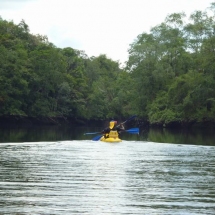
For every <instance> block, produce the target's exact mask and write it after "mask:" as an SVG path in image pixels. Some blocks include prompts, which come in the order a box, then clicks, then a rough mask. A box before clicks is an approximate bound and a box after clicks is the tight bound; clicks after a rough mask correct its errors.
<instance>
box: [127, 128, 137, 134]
mask: <svg viewBox="0 0 215 215" xmlns="http://www.w3.org/2000/svg"><path fill="white" fill-rule="evenodd" d="M126 131H127V132H128V133H130V134H139V131H140V130H139V128H131V129H128V130H126Z"/></svg>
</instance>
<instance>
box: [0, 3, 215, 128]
mask: <svg viewBox="0 0 215 215" xmlns="http://www.w3.org/2000/svg"><path fill="white" fill-rule="evenodd" d="M116 48H117V47H116ZM128 48H129V50H128V52H129V59H128V62H126V66H125V67H124V68H121V66H120V63H119V62H116V61H113V60H112V59H109V58H107V57H106V55H105V54H104V55H100V56H98V57H88V56H87V55H86V54H85V52H84V51H82V50H76V49H73V48H71V47H67V48H63V49H61V48H58V47H56V46H55V45H54V44H53V43H51V42H49V40H48V38H47V36H43V35H39V34H38V35H33V34H31V33H30V30H29V26H28V25H27V24H26V23H25V21H24V20H22V21H21V22H20V23H19V24H18V25H16V24H14V22H13V21H6V20H4V19H3V18H1V17H0V65H1V66H0V116H1V117H4V116H20V117H33V118H37V117H49V118H50V119H54V118H55V117H61V118H64V119H67V118H76V119H83V120H92V119H93V120H105V119H110V118H127V117H129V116H131V115H134V114H135V115H138V118H139V119H142V120H144V121H147V122H149V124H150V125H162V126H173V125H176V124H177V125H179V124H180V125H183V124H192V123H204V122H211V123H214V122H215V3H212V4H211V5H210V8H208V9H207V10H205V11H194V12H193V13H192V14H191V15H190V16H189V17H187V16H186V14H185V13H174V14H170V15H168V16H167V17H166V19H165V20H164V22H162V23H161V24H159V25H157V26H155V27H153V28H152V29H151V30H150V33H146V32H143V33H142V34H140V35H138V36H137V38H136V39H135V40H134V41H133V43H132V44H131V45H130V47H128Z"/></svg>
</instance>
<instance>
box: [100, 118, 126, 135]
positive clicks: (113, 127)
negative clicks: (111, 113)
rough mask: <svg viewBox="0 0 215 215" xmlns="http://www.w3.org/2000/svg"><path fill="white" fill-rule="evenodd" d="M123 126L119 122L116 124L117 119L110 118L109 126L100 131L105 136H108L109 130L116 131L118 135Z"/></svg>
mask: <svg viewBox="0 0 215 215" xmlns="http://www.w3.org/2000/svg"><path fill="white" fill-rule="evenodd" d="M124 130H125V128H124V126H123V124H119V125H117V121H115V120H111V121H110V125H109V127H107V128H105V129H104V130H103V131H102V133H103V134H104V137H105V138H108V137H109V133H110V131H117V133H118V135H119V134H120V132H121V131H124Z"/></svg>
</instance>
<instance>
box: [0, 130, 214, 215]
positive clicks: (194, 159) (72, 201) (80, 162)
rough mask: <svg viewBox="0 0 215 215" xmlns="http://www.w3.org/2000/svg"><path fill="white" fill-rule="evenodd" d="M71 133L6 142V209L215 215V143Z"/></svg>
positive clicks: (2, 155)
mask: <svg viewBox="0 0 215 215" xmlns="http://www.w3.org/2000/svg"><path fill="white" fill-rule="evenodd" d="M86 132H88V131H86ZM61 135H62V134H61ZM4 137H5V138H6V136H4ZM19 138H20V137H19ZM29 138H30V137H29ZM67 138H68V136H66V137H64V139H65V140H54V141H39V140H37V141H32V139H31V141H23V142H21V141H17V142H16V141H8V140H9V139H10V138H9V139H6V141H5V142H3V141H2V140H1V143H0V214H1V215H4V214H8V215H9V214H10V215H11V214H12V215H22V214H25V215H37V214H41V215H49V214H53V215H55V214H56V215H57V214H59V215H61V214H63V215H64V214H68V215H70V214H81V215H82V214H87V215H91V214H92V215H97V214H98V215H99V214H102V215H103V214H105V215H110V214H111V215H118V214H127V215H128V214H141V215H144V214H146V215H150V214H154V215H155V214H156V215H160V214H163V215H176V214H177V215H184V214H185V215H194V214H201V215H207V214H211V215H212V214H213V215H214V211H215V186H214V184H215V146H213V145H201V144H198V145H194V144H183V142H181V143H174V144H173V143H164V142H153V141H150V140H143V139H144V137H143V138H142V139H141V138H140V139H135V137H134V136H133V140H132V138H131V139H129V138H127V140H123V141H122V142H120V143H104V142H99V141H91V140H90V139H86V138H85V139H84V138H83V136H81V137H79V138H76V139H75V138H74V139H71V140H69V139H67ZM147 138H148V136H147ZM21 139H22V138H21ZM26 139H27V138H26ZM35 139H37V138H36V137H35ZM62 139H63V137H62ZM180 141H182V139H181V140H180Z"/></svg>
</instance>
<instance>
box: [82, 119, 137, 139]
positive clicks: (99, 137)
mask: <svg viewBox="0 0 215 215" xmlns="http://www.w3.org/2000/svg"><path fill="white" fill-rule="evenodd" d="M135 117H136V115H134V116H131V117H130V118H128V119H127V120H125V121H124V122H122V123H121V124H125V123H126V122H128V121H130V120H132V119H134V118H135ZM133 129H136V130H131V129H129V130H125V131H127V132H130V133H132V134H137V133H138V134H139V128H133ZM137 129H138V130H137ZM96 133H101V132H96ZM85 134H90V133H85ZM91 134H92V133H91ZM102 136H103V135H98V136H96V137H94V138H93V139H92V140H93V141H98V140H100V139H101V137H102Z"/></svg>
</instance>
